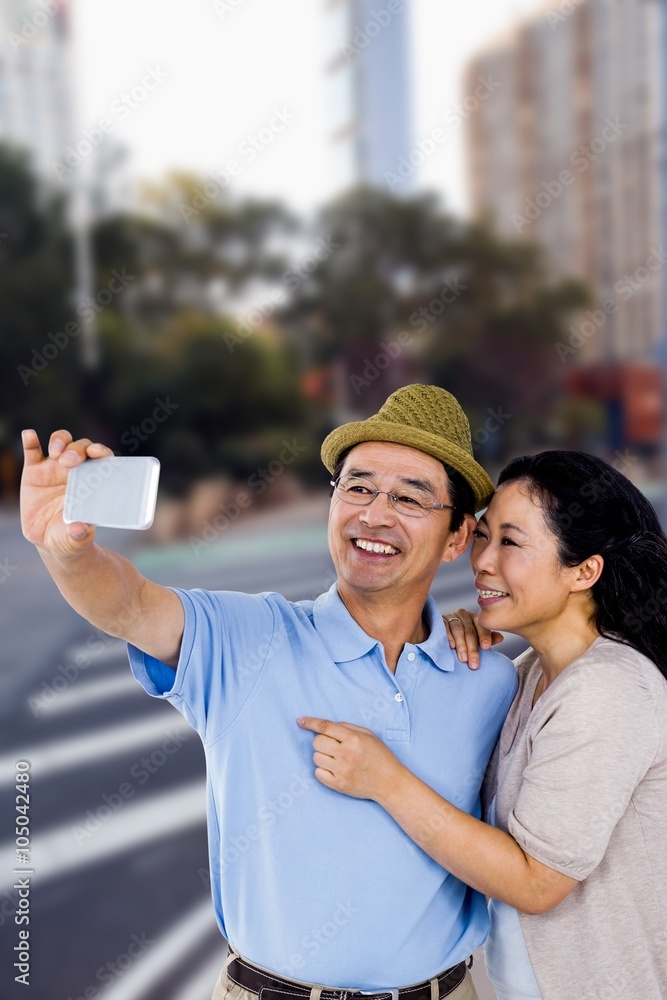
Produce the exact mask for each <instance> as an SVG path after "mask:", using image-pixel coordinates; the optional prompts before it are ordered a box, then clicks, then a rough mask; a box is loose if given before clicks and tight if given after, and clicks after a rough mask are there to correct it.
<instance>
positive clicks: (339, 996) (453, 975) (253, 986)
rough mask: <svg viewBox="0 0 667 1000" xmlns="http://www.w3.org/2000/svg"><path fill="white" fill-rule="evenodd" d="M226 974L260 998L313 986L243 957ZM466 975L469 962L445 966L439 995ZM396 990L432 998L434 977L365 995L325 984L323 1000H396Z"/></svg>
mask: <svg viewBox="0 0 667 1000" xmlns="http://www.w3.org/2000/svg"><path fill="white" fill-rule="evenodd" d="M227 975H228V976H229V978H230V979H231V980H232V982H233V983H236V984H237V986H242V987H243V989H245V990H250V992H251V993H257V994H258V996H259V998H260V1000H286V996H285V995H286V994H287V996H288V997H295V998H296V997H298V998H301V997H309V996H310V990H311V987H310V986H307V985H306V984H305V983H303V984H301V983H295V982H293V981H292V980H290V979H282V978H281V977H280V976H274V975H273V973H271V972H265V971H264V970H263V969H258V968H257V966H256V965H251V964H250V963H249V962H246V960H245V959H243V958H240V957H238V958H233V959H232V961H231V962H230V963H229V965H228V966H227ZM465 975H466V963H465V962H459V964H458V965H454V966H452V968H451V969H446V970H445V971H444V972H441V973H440V975H439V976H438V977H437V980H438V997H439V998H440V1000H442V998H443V997H446V996H448V995H449V994H450V993H453V992H454V990H455V989H456V987H457V986H460V985H461V983H462V982H463V980H464V979H465ZM396 993H398V997H399V1000H431V981H430V980H426V982H423V983H418V984H417V985H416V986H404V987H403V988H402V989H400V990H398V991H396V990H380V991H379V992H377V993H370V994H368V993H364V994H363V997H362V996H361V994H360V991H359V990H344V989H327V988H325V987H323V988H322V992H321V995H320V997H321V1000H348V998H350V997H352V996H355V998H356V997H357V996H358V997H359V1000H366V998H368V1000H380V998H383V1000H386V998H391V997H392V995H393V1000H395V997H396Z"/></svg>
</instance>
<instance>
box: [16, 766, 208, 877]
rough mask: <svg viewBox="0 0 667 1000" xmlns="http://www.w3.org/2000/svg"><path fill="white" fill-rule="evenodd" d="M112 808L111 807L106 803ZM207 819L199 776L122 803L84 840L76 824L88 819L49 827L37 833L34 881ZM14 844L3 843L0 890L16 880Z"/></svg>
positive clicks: (81, 827)
mask: <svg viewBox="0 0 667 1000" xmlns="http://www.w3.org/2000/svg"><path fill="white" fill-rule="evenodd" d="M107 808H108V807H107ZM205 819H206V784H205V782H203V781H201V780H200V779H197V781H194V782H190V784H188V785H185V786H184V787H183V788H177V789H175V790H172V791H169V792H164V793H162V794H160V795H149V796H147V798H146V799H145V800H144V801H143V802H139V803H136V804H135V803H134V802H133V803H132V804H131V805H130V804H126V805H123V806H121V807H120V808H119V810H118V812H116V813H114V814H113V815H111V816H109V818H108V819H104V820H102V821H101V822H99V824H98V825H97V826H96V828H94V829H93V828H92V826H91V831H90V833H89V835H88V836H86V838H85V839H82V838H81V834H80V833H79V834H78V835H77V836H76V837H75V835H74V833H73V832H72V831H73V828H74V827H77V830H85V829H87V828H86V826H85V819H80V820H79V821H78V823H77V822H76V821H70V822H68V823H63V824H61V825H60V826H57V827H54V828H52V829H49V830H46V831H45V832H44V833H35V832H34V831H33V837H32V844H31V847H30V867H31V869H32V870H33V871H34V873H35V874H34V875H32V876H31V880H32V881H33V882H42V881H43V880H45V879H50V878H56V877H57V878H60V877H62V876H63V875H67V874H68V873H71V872H74V871H77V870H78V869H80V868H85V867H89V866H90V865H93V864H98V863H99V862H101V861H106V860H108V859H109V858H111V857H113V856H114V855H117V854H123V853H125V852H126V851H131V850H134V849H136V848H137V847H139V846H141V845H142V844H146V843H150V842H151V841H155V840H161V839H162V838H164V837H167V836H170V837H171V836H173V835H174V834H176V833H180V832H181V831H182V830H185V829H188V828H189V827H193V826H198V825H200V824H204V822H205ZM16 867H17V866H16V846H15V844H14V842H13V841H7V842H5V843H4V844H2V845H0V880H1V881H0V891H3V890H8V889H11V886H12V884H13V883H14V882H15V881H16V876H15V875H13V874H12V870H13V869H14V868H16Z"/></svg>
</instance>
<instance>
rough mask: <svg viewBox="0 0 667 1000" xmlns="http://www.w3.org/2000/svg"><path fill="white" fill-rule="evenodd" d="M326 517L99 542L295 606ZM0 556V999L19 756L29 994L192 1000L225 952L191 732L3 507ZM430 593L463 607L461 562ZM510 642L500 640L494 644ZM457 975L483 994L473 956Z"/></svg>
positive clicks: (317, 568) (5, 991) (9, 951)
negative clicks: (60, 585)
mask: <svg viewBox="0 0 667 1000" xmlns="http://www.w3.org/2000/svg"><path fill="white" fill-rule="evenodd" d="M325 517H326V503H322V504H320V506H319V507H318V506H317V504H316V505H315V509H314V510H313V509H311V508H309V509H308V512H307V516H305V515H304V517H303V518H299V517H298V516H297V517H291V518H288V519H287V520H285V519H284V518H280V517H277V518H267V519H265V520H261V521H258V522H250V521H248V522H246V523H245V524H243V525H239V526H237V527H235V528H233V529H232V530H230V531H229V532H228V533H226V535H225V536H224V537H222V538H221V539H220V540H218V541H216V542H215V543H212V544H210V545H207V546H206V547H205V548H203V549H201V550H200V551H199V552H198V554H196V555H195V554H194V553H193V550H192V548H191V546H189V545H188V544H187V543H185V544H180V545H175V546H170V547H161V548H158V547H155V546H154V547H150V548H146V547H144V548H141V549H136V550H130V549H128V548H127V547H128V546H129V545H132V544H136V543H137V542H141V541H142V539H141V537H139V535H140V533H136V534H134V533H121V532H107V534H106V535H105V536H104V540H105V541H106V542H107V543H108V544H109V545H111V546H112V547H114V548H118V547H120V546H125V548H126V551H127V553H128V554H129V555H130V556H131V558H132V559H133V561H134V562H135V564H136V565H137V566H138V567H139V569H140V570H141V571H142V572H144V573H145V574H146V575H147V576H149V577H150V578H151V579H154V580H156V581H158V582H160V583H168V584H170V585H173V586H181V587H205V588H209V589H234V590H243V591H247V592H255V593H256V592H259V591H265V590H276V591H279V592H280V593H282V594H284V595H285V596H286V597H288V598H289V599H292V600H299V599H303V598H314V597H315V596H317V595H318V594H319V593H321V592H323V591H324V590H326V589H328V587H329V586H330V585H331V583H332V582H333V580H334V572H333V566H332V563H331V560H330V558H329V555H328V550H327V543H326V521H325ZM2 559H4V560H5V562H4V565H5V567H6V568H7V573H6V578H5V579H4V580H3V582H2V589H1V590H0V593H1V595H2V598H3V600H2V608H1V611H0V615H1V618H0V621H1V623H2V631H3V650H2V657H3V667H2V671H1V673H0V694H1V696H2V697H1V699H0V703H1V706H2V707H1V709H0V712H1V726H0V801H1V804H2V817H3V825H2V833H1V835H0V859H1V862H2V863H1V864H0V926H1V927H3V934H2V944H1V945H0V968H1V969H2V977H3V982H2V985H1V987H0V993H1V994H2V996H3V997H12V998H13V997H14V996H23V995H24V994H23V993H21V992H20V986H19V985H18V984H16V983H15V982H14V974H15V973H13V972H12V971H11V970H12V968H13V963H14V962H15V961H16V954H15V951H14V948H15V946H16V945H17V944H18V929H19V928H18V926H17V925H15V923H14V914H15V912H16V902H17V890H16V889H13V886H14V885H15V884H16V883H15V879H16V878H18V877H19V876H17V875H15V874H14V871H15V869H17V867H18V868H19V869H20V867H21V865H18V866H17V862H16V854H15V843H14V840H15V831H14V819H15V815H16V812H15V797H16V790H15V774H16V766H15V765H16V762H17V761H27V762H28V763H29V765H30V766H29V778H30V780H29V803H30V804H29V817H30V818H29V830H30V840H31V843H30V855H29V863H30V870H31V871H34V875H32V876H31V877H30V879H29V885H30V894H29V940H30V949H31V950H30V985H31V988H32V990H31V994H30V995H31V996H32V997H33V998H35V1000H76V998H80V997H84V998H86V1000H92V998H95V997H98V996H100V997H101V996H104V997H105V998H114V1000H209V997H210V994H211V991H212V989H213V984H214V982H215V979H216V978H217V976H218V974H219V971H220V968H221V966H222V962H223V959H224V954H225V946H224V942H223V940H222V938H221V936H220V934H219V931H218V929H217V926H216V924H215V920H214V916H213V910H212V906H211V902H210V895H209V887H208V857H207V842H206V829H205V767H204V756H203V751H202V748H201V744H200V742H199V739H198V737H197V736H196V734H194V733H193V731H192V730H191V729H190V728H189V727H188V726H187V724H186V723H185V721H184V720H183V719H182V717H181V716H180V715H179V714H178V713H177V712H176V710H175V709H174V708H172V707H171V706H170V705H168V704H165V703H161V702H157V701H155V700H153V699H151V698H149V697H148V696H147V695H146V694H145V693H144V692H143V691H142V689H141V688H140V686H139V685H138V683H137V682H136V681H135V680H134V679H133V677H132V676H131V673H130V670H129V666H128V663H127V656H126V652H125V646H124V644H123V643H122V642H120V641H119V640H116V639H112V638H110V637H108V636H105V635H103V634H102V633H99V632H97V631H96V630H94V629H93V628H92V627H91V626H90V625H88V624H87V623H86V622H85V621H84V620H83V619H81V618H80V617H79V616H78V615H77V614H75V613H74V612H73V611H72V610H71V609H70V608H69V607H68V606H67V605H66V604H65V602H64V601H63V599H62V598H61V597H60V595H59V594H58V592H57V590H56V588H55V586H54V585H53V583H52V581H51V579H50V577H49V576H48V574H47V572H46V570H45V569H44V567H43V565H42V563H41V561H40V559H39V557H38V555H37V553H36V551H35V550H34V549H33V548H32V546H30V545H29V544H28V543H27V542H25V540H24V539H23V538H22V536H21V534H20V529H19V526H18V520H17V518H16V517H14V516H12V515H11V514H5V515H3V518H2V519H1V520H0V560H2ZM432 592H433V595H434V597H435V598H436V600H437V602H438V605H439V607H440V608H441V610H443V611H444V610H453V609H454V608H456V607H459V606H461V605H463V606H466V607H471V608H472V607H474V606H475V605H474V590H473V588H472V584H471V575H470V569H469V566H468V562H467V559H466V558H464V559H462V560H460V561H459V562H458V563H456V564H454V565H450V566H448V567H446V568H445V569H444V571H441V573H439V575H438V577H437V578H436V581H435V584H434V588H433V591H432ZM510 643H511V644H510ZM520 648H521V645H520V643H518V642H517V640H515V639H512V640H508V641H507V642H506V648H505V651H506V652H507V653H508V655H516V654H517V652H518V651H520ZM26 825H27V824H26ZM26 926H27V925H26ZM474 973H475V980H476V982H477V984H478V989H479V992H480V998H481V1000H491V998H492V997H493V994H492V992H490V990H489V988H488V986H487V987H484V985H483V984H484V975H483V959H482V958H481V956H480V957H478V960H477V961H476V964H475V969H474Z"/></svg>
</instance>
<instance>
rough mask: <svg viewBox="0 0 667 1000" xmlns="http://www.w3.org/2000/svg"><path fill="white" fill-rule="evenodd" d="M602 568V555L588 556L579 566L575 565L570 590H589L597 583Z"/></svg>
mask: <svg viewBox="0 0 667 1000" xmlns="http://www.w3.org/2000/svg"><path fill="white" fill-rule="evenodd" d="M603 569H604V559H603V558H602V556H589V557H588V559H585V560H584V562H582V563H580V564H579V566H576V567H575V578H574V586H573V587H572V590H573V591H574V590H590V589H591V587H592V586H593V584H595V583H597V582H598V580H599V579H600V576H601V574H602V570H603Z"/></svg>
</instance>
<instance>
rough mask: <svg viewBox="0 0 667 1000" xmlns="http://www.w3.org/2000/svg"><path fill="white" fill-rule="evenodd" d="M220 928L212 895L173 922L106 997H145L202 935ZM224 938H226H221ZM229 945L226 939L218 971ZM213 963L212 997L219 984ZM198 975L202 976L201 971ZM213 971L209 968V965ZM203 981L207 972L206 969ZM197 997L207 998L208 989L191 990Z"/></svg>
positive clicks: (135, 999) (124, 999)
mask: <svg viewBox="0 0 667 1000" xmlns="http://www.w3.org/2000/svg"><path fill="white" fill-rule="evenodd" d="M216 929H217V925H216V922H215V915H214V913H213V904H212V903H211V900H210V898H208V899H207V900H206V902H205V903H201V904H200V905H199V906H196V907H195V908H194V909H192V910H190V912H189V913H188V914H187V915H186V916H185V917H184V918H183V919H182V920H179V921H178V922H177V923H175V924H173V925H172V926H171V927H170V928H169V930H168V931H167V932H166V933H165V934H164V936H163V937H161V938H160V940H159V941H157V942H156V943H155V944H153V945H151V947H150V948H149V949H148V951H146V952H145V954H144V955H142V956H141V957H140V958H138V959H137V960H136V961H135V963H134V965H133V966H132V967H131V968H130V969H128V970H127V972H124V973H123V975H122V976H120V977H119V978H118V979H117V980H116V982H115V983H113V985H112V986H110V987H109V988H108V989H106V990H105V991H104V997H105V1000H141V998H142V997H144V996H145V995H146V994H147V993H149V992H150V990H151V989H154V988H155V985H156V984H157V983H158V982H159V981H160V980H161V979H163V978H164V977H165V975H166V974H167V973H168V972H170V971H171V970H173V969H176V968H177V967H178V965H179V963H180V962H182V961H184V960H185V959H187V957H188V955H189V953H190V952H191V951H192V950H193V949H194V948H196V947H197V945H199V944H201V941H202V938H203V937H204V936H205V935H207V934H208V933H212V932H213V931H214V930H216ZM221 941H222V939H221ZM226 951H227V949H226V947H225V945H224V941H222V948H221V955H222V958H221V959H218V958H216V963H217V964H216V968H217V970H218V973H219V972H220V969H221V968H222V964H223V962H224V960H225V958H224V956H225V954H226ZM212 966H213V963H211V972H212V975H209V978H208V983H210V989H209V991H208V997H210V995H211V993H212V992H213V987H214V985H215V970H214V969H213V967H212ZM200 971H201V970H199V971H198V973H197V979H199V972H200ZM205 972H206V973H207V974H209V968H208V966H207V968H206V969H205ZM201 978H202V983H203V982H204V976H203V973H202V976H201ZM190 995H191V996H192V997H193V1000H204V998H205V997H206V996H207V994H206V993H201V992H200V993H199V994H196V993H192V994H190Z"/></svg>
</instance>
